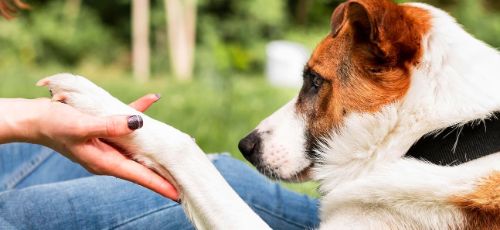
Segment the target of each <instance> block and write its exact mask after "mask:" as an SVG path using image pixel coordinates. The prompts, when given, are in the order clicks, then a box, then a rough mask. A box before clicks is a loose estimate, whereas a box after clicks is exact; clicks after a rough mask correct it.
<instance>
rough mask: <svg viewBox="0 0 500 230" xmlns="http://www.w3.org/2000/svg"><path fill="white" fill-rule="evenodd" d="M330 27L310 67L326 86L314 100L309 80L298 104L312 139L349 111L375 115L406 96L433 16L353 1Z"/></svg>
mask: <svg viewBox="0 0 500 230" xmlns="http://www.w3.org/2000/svg"><path fill="white" fill-rule="evenodd" d="M331 24H332V31H331V33H330V34H329V35H328V36H327V37H326V38H324V39H323V41H322V42H321V43H320V44H319V45H318V46H317V48H316V49H315V51H314V52H313V54H312V57H311V58H310V60H309V62H308V63H307V67H306V68H307V69H309V71H311V72H314V73H317V74H318V75H319V76H321V77H322V78H323V79H324V80H325V81H324V82H323V84H322V86H321V87H320V88H319V90H318V92H317V94H316V95H315V97H314V98H313V97H312V96H311V95H310V94H308V93H307V90H308V89H307V87H308V85H307V84H306V81H307V80H308V79H307V78H306V77H305V78H304V86H303V88H302V90H301V93H300V95H299V98H298V101H297V105H296V107H297V110H298V112H299V113H301V114H303V115H304V117H306V118H307V120H308V132H309V134H310V136H312V137H320V136H322V135H325V134H327V133H328V132H329V131H331V130H332V128H336V127H338V126H340V125H341V123H342V121H343V118H344V116H345V114H347V113H349V112H370V113H373V112H377V111H379V110H380V109H381V108H382V107H383V106H385V105H387V104H390V103H393V102H395V101H398V100H400V99H401V98H402V97H404V95H405V94H406V92H407V91H408V88H409V86H410V75H411V72H412V69H413V68H414V67H415V66H416V65H417V64H418V63H419V61H420V59H421V56H422V52H423V51H422V45H421V42H422V39H423V36H424V35H425V34H426V33H427V31H429V29H430V15H429V14H428V13H427V12H426V11H425V10H422V9H419V8H416V7H411V6H408V5H396V4H395V3H393V2H391V1H389V0H351V1H347V2H346V3H343V4H342V5H340V6H339V7H338V8H337V9H336V10H335V11H334V13H333V15H332V22H331Z"/></svg>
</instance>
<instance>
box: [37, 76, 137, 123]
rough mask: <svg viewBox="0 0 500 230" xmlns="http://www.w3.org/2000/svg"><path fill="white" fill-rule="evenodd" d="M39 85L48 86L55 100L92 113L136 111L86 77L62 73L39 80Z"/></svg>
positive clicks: (105, 113) (111, 113) (110, 113)
mask: <svg viewBox="0 0 500 230" xmlns="http://www.w3.org/2000/svg"><path fill="white" fill-rule="evenodd" d="M37 86H47V87H48V88H49V91H50V93H51V95H52V100H53V101H59V102H62V103H66V104H68V105H70V106H72V107H74V108H76V109H78V110H80V111H82V112H85V113H88V114H92V115H101V116H103V115H115V114H127V113H131V112H132V113H135V111H134V110H131V109H130V107H128V106H126V105H125V104H123V103H122V102H120V101H119V100H117V99H116V98H114V97H113V96H111V95H110V94H109V93H108V92H106V91H105V90H103V89H102V88H100V87H99V86H97V85H95V84H94V83H92V82H91V81H89V80H87V79H86V78H84V77H81V76H77V75H73V74H69V73H61V74H56V75H53V76H50V77H46V78H44V79H42V80H40V81H38V83H37Z"/></svg>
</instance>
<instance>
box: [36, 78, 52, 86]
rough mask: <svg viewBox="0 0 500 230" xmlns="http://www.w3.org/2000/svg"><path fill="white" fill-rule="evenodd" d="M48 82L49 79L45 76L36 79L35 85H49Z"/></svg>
mask: <svg viewBox="0 0 500 230" xmlns="http://www.w3.org/2000/svg"><path fill="white" fill-rule="evenodd" d="M49 83H50V79H49V78H48V77H46V78H44V79H42V80H40V81H38V82H37V83H36V86H48V85H49Z"/></svg>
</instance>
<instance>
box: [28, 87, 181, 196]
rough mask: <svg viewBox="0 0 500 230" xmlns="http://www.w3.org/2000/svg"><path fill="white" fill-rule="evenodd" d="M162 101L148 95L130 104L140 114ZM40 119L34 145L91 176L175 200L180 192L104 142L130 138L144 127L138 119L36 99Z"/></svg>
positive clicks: (36, 124) (121, 151)
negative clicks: (112, 179)
mask: <svg viewBox="0 0 500 230" xmlns="http://www.w3.org/2000/svg"><path fill="white" fill-rule="evenodd" d="M158 99H159V97H158V96H156V95H153V94H151V95H146V96H144V97H142V98H140V99H139V100H137V101H135V102H133V103H132V104H130V106H131V107H133V108H135V109H137V110H138V111H141V112H142V111H145V110H146V109H147V108H148V107H149V106H150V105H151V104H152V103H154V102H156V101H157V100H158ZM35 101H37V105H36V106H37V107H38V108H37V113H38V115H37V119H36V120H35V121H36V122H32V124H33V125H34V127H33V128H34V130H38V131H37V134H36V135H35V138H34V139H36V140H35V141H34V142H38V143H39V144H43V145H45V146H48V147H51V148H53V149H54V150H56V151H58V152H60V153H62V154H63V155H65V156H66V157H68V158H70V159H71V160H73V161H75V162H77V163H79V164H81V165H82V166H83V167H85V168H86V169H87V170H88V171H89V172H91V173H94V174H98V175H110V176H115V177H119V178H122V179H125V180H128V181H132V182H134V183H137V184H140V185H142V186H144V187H147V188H149V189H151V190H153V191H155V192H157V193H159V194H161V195H163V196H165V197H168V198H170V199H172V200H178V198H179V197H178V196H179V195H178V192H177V191H176V189H175V188H174V186H172V184H171V183H169V182H168V181H167V180H166V179H164V178H163V177H161V176H159V175H158V174H156V173H155V172H153V171H152V170H150V169H148V168H146V167H145V166H143V165H141V164H139V163H137V162H135V161H133V160H130V159H129V158H127V157H126V155H127V153H126V152H124V150H119V149H117V148H116V147H114V146H112V145H111V144H110V143H107V142H106V141H104V140H103V139H105V138H106V137H118V136H124V135H127V134H130V133H132V132H133V130H136V129H138V128H141V127H142V118H140V117H139V116H130V117H129V116H112V117H94V116H90V115H87V114H84V113H81V112H79V111H77V110H76V109H74V108H72V107H71V106H68V105H66V104H63V103H55V102H52V101H50V100H48V99H37V100H35Z"/></svg>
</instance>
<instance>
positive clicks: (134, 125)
mask: <svg viewBox="0 0 500 230" xmlns="http://www.w3.org/2000/svg"><path fill="white" fill-rule="evenodd" d="M143 125H144V121H143V120H142V117H141V116H139V115H132V116H130V117H128V128H129V129H130V130H136V129H140V128H142V126H143Z"/></svg>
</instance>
